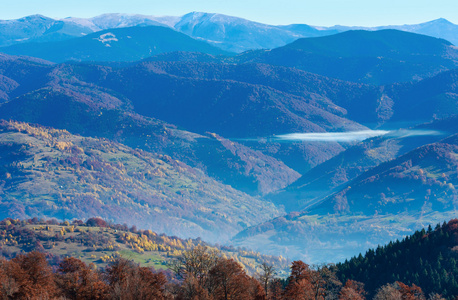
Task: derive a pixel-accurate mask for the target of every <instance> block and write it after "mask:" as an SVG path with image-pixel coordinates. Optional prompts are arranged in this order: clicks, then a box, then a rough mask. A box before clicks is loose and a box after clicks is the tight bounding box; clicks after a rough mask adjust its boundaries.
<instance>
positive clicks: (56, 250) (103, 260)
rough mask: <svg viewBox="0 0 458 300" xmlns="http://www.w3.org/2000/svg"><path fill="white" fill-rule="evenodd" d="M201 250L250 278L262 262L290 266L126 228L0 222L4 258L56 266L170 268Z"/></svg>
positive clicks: (274, 259) (282, 267) (253, 254)
mask: <svg viewBox="0 0 458 300" xmlns="http://www.w3.org/2000/svg"><path fill="white" fill-rule="evenodd" d="M103 223H104V222H103ZM197 245H203V246H207V247H209V248H210V249H215V250H219V251H221V255H222V256H225V257H231V258H234V259H235V260H236V261H238V262H240V263H241V264H242V265H243V266H244V267H245V269H246V270H247V271H249V272H250V273H252V274H254V273H255V272H256V271H257V267H258V266H259V264H260V263H262V262H268V263H270V264H272V265H274V266H275V267H276V268H277V269H278V270H279V271H280V272H281V271H282V270H285V269H286V268H287V267H288V265H287V264H288V262H287V260H286V259H285V258H283V257H281V256H280V257H276V256H269V255H262V254H260V253H257V252H253V251H251V250H246V249H237V248H233V247H222V246H215V245H210V244H207V243H205V242H203V241H201V240H196V239H180V238H178V237H175V236H167V235H164V234H160V235H159V234H157V233H155V232H153V231H151V230H132V229H130V230H129V229H128V228H127V227H126V226H123V225H108V226H105V225H103V226H102V227H100V226H99V227H97V226H95V227H94V226H88V225H86V224H78V223H75V222H73V223H72V224H69V223H68V222H67V223H58V222H55V220H54V221H52V220H48V221H43V220H38V219H34V220H22V221H20V220H11V219H8V220H3V221H0V249H1V256H4V257H6V258H11V257H14V256H15V255H16V254H18V253H21V252H29V251H32V250H38V251H45V252H47V253H48V257H52V260H53V261H58V260H59V259H61V258H62V257H66V256H73V257H76V258H79V259H82V260H83V261H85V262H86V263H94V264H96V265H97V266H98V267H104V266H106V265H107V263H109V262H110V261H112V260H113V259H114V258H116V257H119V256H122V257H124V258H127V259H131V260H133V261H134V262H136V263H141V265H142V266H153V267H154V268H155V269H167V264H168V263H169V262H170V261H171V260H173V259H175V258H176V257H177V256H180V255H181V254H182V253H183V251H186V250H190V249H192V248H193V247H195V246H197Z"/></svg>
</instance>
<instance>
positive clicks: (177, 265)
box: [170, 245, 220, 287]
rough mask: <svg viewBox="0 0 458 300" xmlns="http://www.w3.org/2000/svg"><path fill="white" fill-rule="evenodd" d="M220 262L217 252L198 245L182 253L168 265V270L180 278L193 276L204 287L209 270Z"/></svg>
mask: <svg viewBox="0 0 458 300" xmlns="http://www.w3.org/2000/svg"><path fill="white" fill-rule="evenodd" d="M219 260H220V255H219V252H218V251H216V250H210V249H209V248H208V247H204V246H201V245H198V246H196V247H194V248H193V249H191V250H188V251H185V252H183V254H182V255H181V256H180V257H178V258H177V260H175V261H174V262H173V263H171V265H170V269H171V270H172V271H174V272H175V274H177V276H179V277H181V278H186V277H187V276H193V277H194V278H196V279H197V281H198V283H199V284H200V285H201V286H202V287H204V286H205V285H206V281H207V278H208V273H209V272H210V270H211V269H212V268H213V267H214V266H215V265H216V264H217V263H218V261H219Z"/></svg>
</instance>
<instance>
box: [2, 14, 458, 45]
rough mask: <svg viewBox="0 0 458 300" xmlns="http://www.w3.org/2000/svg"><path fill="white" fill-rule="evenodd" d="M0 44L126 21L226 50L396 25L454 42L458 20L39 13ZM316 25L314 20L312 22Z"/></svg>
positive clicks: (78, 33) (7, 24)
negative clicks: (334, 22) (329, 21)
mask: <svg viewBox="0 0 458 300" xmlns="http://www.w3.org/2000/svg"><path fill="white" fill-rule="evenodd" d="M0 25H1V28H0V46H9V45H13V44H17V43H24V42H26V43H27V42H50V41H61V40H66V39H70V38H75V37H82V36H85V35H87V34H90V33H93V32H98V31H102V30H106V29H113V28H121V27H132V26H165V27H170V28H173V29H175V30H177V31H179V32H182V33H184V34H186V35H189V36H191V37H193V38H195V39H198V40H203V41H206V42H209V43H211V44H213V45H214V46H217V47H220V48H222V49H223V50H225V51H229V52H237V53H240V52H243V51H247V50H253V49H272V48H277V47H281V46H284V45H286V44H289V43H291V42H293V41H295V40H297V39H298V38H306V37H320V36H327V35H332V34H336V33H340V32H344V31H349V30H369V31H373V30H381V29H396V30H401V31H407V32H412V33H417V34H424V35H429V36H432V37H436V38H442V39H445V40H448V41H450V42H451V43H452V44H454V45H457V44H458V38H457V36H458V34H457V33H458V25H455V24H453V23H451V22H449V21H447V20H445V19H437V20H433V21H430V22H425V23H421V24H415V25H393V26H380V27H374V28H368V27H357V26H355V27H348V26H333V27H323V26H313V25H306V24H292V25H268V24H262V23H257V22H253V21H249V20H245V19H242V18H237V17H233V16H226V15H222V14H215V13H203V12H191V13H188V14H186V15H183V16H181V17H177V16H162V17H159V16H146V15H129V14H104V15H100V16H96V17H93V18H87V19H83V18H75V17H69V18H65V19H58V20H55V19H52V18H48V17H45V16H41V15H33V16H27V17H24V18H21V19H17V20H3V21H0ZM316 25H319V24H316Z"/></svg>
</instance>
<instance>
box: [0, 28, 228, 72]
mask: <svg viewBox="0 0 458 300" xmlns="http://www.w3.org/2000/svg"><path fill="white" fill-rule="evenodd" d="M173 51H190V52H204V53H208V54H215V55H220V54H229V53H228V52H225V51H223V50H221V49H219V48H216V47H214V46H211V45H209V44H207V43H206V42H203V41H198V40H195V39H193V38H190V37H189V36H187V35H185V34H182V33H179V32H176V31H174V30H173V29H170V28H166V27H163V26H147V27H126V28H114V29H107V30H103V31H99V32H96V33H91V34H88V35H86V36H84V37H79V38H73V39H70V40H64V41H56V42H42V43H22V44H17V45H13V46H9V47H2V48H0V52H4V53H7V54H11V55H26V56H32V57H39V58H42V59H45V60H49V61H52V62H56V63H59V62H64V61H71V60H74V61H109V62H111V61H122V62H126V61H136V60H140V59H143V58H146V57H149V56H153V55H156V54H159V53H165V52H173Z"/></svg>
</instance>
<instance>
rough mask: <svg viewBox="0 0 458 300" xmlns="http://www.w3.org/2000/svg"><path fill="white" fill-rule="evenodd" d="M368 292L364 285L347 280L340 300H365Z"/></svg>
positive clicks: (341, 291) (340, 294)
mask: <svg viewBox="0 0 458 300" xmlns="http://www.w3.org/2000/svg"><path fill="white" fill-rule="evenodd" d="M365 295H366V291H365V290H364V284H363V283H361V282H358V281H354V280H347V282H346V283H345V285H344V287H343V288H342V289H341V290H340V293H339V300H364V299H366V297H365Z"/></svg>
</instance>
